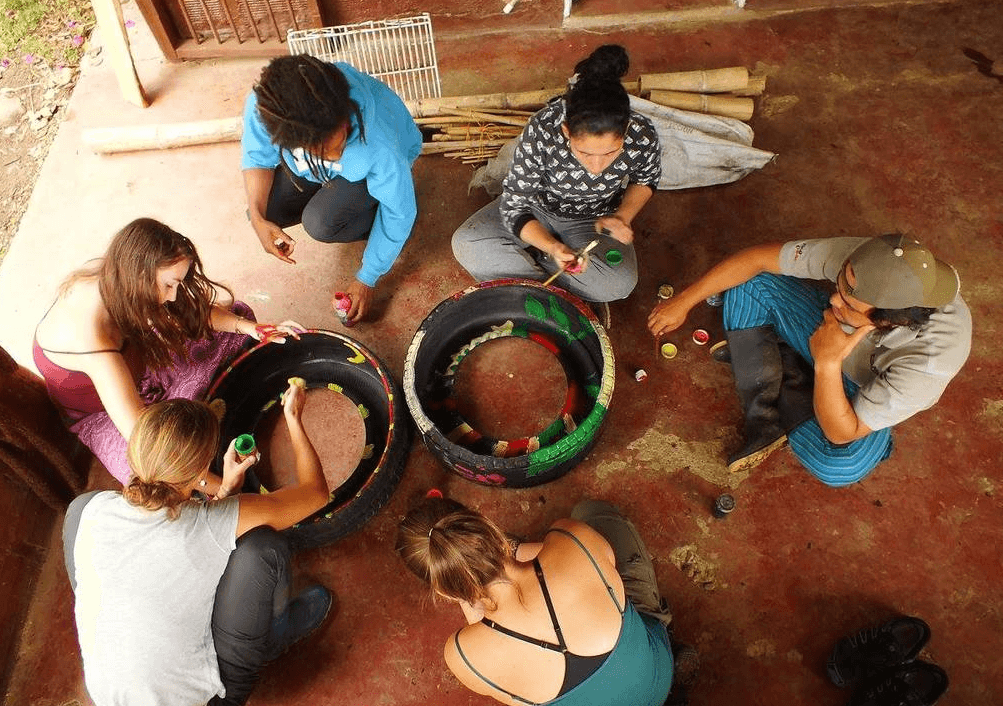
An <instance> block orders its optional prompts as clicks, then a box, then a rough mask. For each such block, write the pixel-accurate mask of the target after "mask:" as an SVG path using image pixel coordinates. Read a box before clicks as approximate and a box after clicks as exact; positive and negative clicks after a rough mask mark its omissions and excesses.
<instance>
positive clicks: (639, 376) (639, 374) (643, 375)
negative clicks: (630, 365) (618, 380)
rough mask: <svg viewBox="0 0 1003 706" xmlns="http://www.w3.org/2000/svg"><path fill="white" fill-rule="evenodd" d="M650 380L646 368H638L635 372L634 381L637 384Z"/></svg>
mask: <svg viewBox="0 0 1003 706" xmlns="http://www.w3.org/2000/svg"><path fill="white" fill-rule="evenodd" d="M647 379H648V371H647V370H645V369H644V368H638V369H637V370H635V371H634V380H636V381H637V382H644V381H645V380H647Z"/></svg>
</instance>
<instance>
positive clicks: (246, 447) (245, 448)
mask: <svg viewBox="0 0 1003 706" xmlns="http://www.w3.org/2000/svg"><path fill="white" fill-rule="evenodd" d="M233 448H234V450H235V451H236V452H237V453H239V454H240V455H241V456H249V455H251V454H253V453H254V449H255V448H257V444H256V443H254V436H252V435H251V434H241V435H240V436H238V437H237V441H236V442H235V443H234V445H233Z"/></svg>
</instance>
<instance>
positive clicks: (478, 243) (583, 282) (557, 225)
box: [453, 199, 637, 302]
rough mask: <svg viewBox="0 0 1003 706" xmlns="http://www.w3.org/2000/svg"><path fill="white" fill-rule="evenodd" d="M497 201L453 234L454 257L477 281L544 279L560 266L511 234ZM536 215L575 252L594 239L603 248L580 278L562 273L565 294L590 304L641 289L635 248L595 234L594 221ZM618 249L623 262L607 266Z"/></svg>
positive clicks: (537, 212) (540, 212) (591, 256)
mask: <svg viewBox="0 0 1003 706" xmlns="http://www.w3.org/2000/svg"><path fill="white" fill-rule="evenodd" d="M498 202H499V199H495V200H494V201H492V202H491V203H489V204H488V205H487V206H485V207H484V208H482V209H481V210H479V211H478V212H477V213H475V214H474V215H472V216H471V217H470V218H468V219H467V220H466V221H465V222H464V223H463V225H461V226H460V227H459V228H458V229H457V230H456V232H455V233H453V255H454V256H455V257H456V260H457V261H458V262H459V263H460V264H461V265H463V268H464V269H465V270H466V271H467V272H469V273H470V274H471V276H472V277H473V278H474V279H476V280H477V281H478V282H483V281H485V280H491V279H500V278H503V277H520V278H523V279H533V280H545V279H547V277H549V276H550V275H551V274H553V273H554V272H556V271H557V269H558V266H557V263H555V262H554V260H553V259H552V258H551V257H549V256H548V255H546V254H544V253H541V252H540V251H539V250H537V249H536V248H532V247H531V246H530V245H529V244H528V243H526V242H525V241H523V240H520V239H519V238H517V237H516V236H514V235H513V234H512V233H511V232H509V231H508V230H507V229H506V228H505V226H504V225H503V224H502V220H501V214H500V213H499V211H498ZM533 215H534V216H535V217H536V219H537V220H538V221H540V223H541V224H543V226H544V227H545V228H546V229H547V230H549V231H550V232H551V233H552V234H553V235H554V237H556V238H557V239H558V240H560V241H561V242H562V243H564V244H565V245H567V246H568V247H569V248H571V249H573V250H581V249H582V248H584V247H585V246H586V245H588V244H589V243H590V242H592V241H593V240H596V239H598V240H599V245H598V246H597V247H596V248H594V249H593V250H592V252H591V253H589V266H588V267H587V268H586V270H585V271H584V272H580V273H578V274H568V273H565V274H562V275H561V276H560V277H558V278H557V279H556V280H555V284H557V285H558V286H559V287H561V288H562V289H565V290H567V291H569V292H571V293H572V294H574V295H575V296H577V297H580V298H582V299H584V300H586V301H595V302H609V301H614V300H616V299H625V298H626V297H627V296H629V295H630V293H631V292H632V291H634V287H635V286H636V285H637V255H636V254H635V253H634V246H633V245H625V244H624V243H621V242H620V241H618V240H616V239H614V238H611V237H610V236H608V235H600V234H598V233H596V230H595V219H586V220H578V219H572V218H560V217H558V216H554V215H552V214H549V213H547V212H546V211H543V210H541V209H535V208H534V209H533ZM611 250H618V251H619V252H620V254H621V255H622V257H623V261H622V262H620V263H619V264H617V265H610V264H608V262H607V254H608V253H609V252H610V251H611Z"/></svg>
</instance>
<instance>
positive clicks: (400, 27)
mask: <svg viewBox="0 0 1003 706" xmlns="http://www.w3.org/2000/svg"><path fill="white" fill-rule="evenodd" d="M287 37H288V42H289V53H290V54H309V55H310V56H315V57H317V58H318V59H323V60H324V61H343V62H345V63H346V64H351V65H352V66H354V67H355V68H357V69H359V70H360V71H364V72H365V73H367V74H369V75H370V76H375V77H376V78H378V79H380V80H381V81H383V82H384V83H385V84H387V85H388V86H390V88H392V89H393V90H394V91H395V92H396V93H397V95H399V96H400V97H401V98H403V99H404V100H405V101H415V100H420V99H422V98H438V97H440V96H441V95H442V90H441V87H440V85H439V64H438V61H437V59H436V56H435V38H434V37H433V36H432V18H431V17H430V16H429V14H428V13H427V12H426V13H423V14H421V15H416V16H414V17H401V18H397V19H391V20H377V21H370V22H359V23H356V24H351V25H338V26H336V27H321V28H320V29H301V30H289V32H288V35H287Z"/></svg>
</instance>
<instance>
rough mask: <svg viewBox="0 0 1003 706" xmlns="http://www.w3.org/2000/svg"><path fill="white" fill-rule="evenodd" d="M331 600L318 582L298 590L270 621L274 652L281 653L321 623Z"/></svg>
mask: <svg viewBox="0 0 1003 706" xmlns="http://www.w3.org/2000/svg"><path fill="white" fill-rule="evenodd" d="M332 602H333V600H332V598H331V592H330V591H328V590H327V589H326V588H324V587H323V586H321V585H319V584H314V585H313V586H310V587H308V588H305V589H303V590H302V591H300V593H299V594H297V595H296V597H295V598H293V599H292V600H291V601H289V603H287V604H286V609H285V610H284V611H282V615H280V616H278V617H277V618H275V619H274V620H273V621H272V628H271V633H270V635H269V637H270V640H271V643H272V644H273V645H275V650H274V654H275V655H280V654H282V653H283V652H285V651H286V650H287V649H289V648H290V647H292V645H293V644H295V643H297V642H299V641H300V640H302V639H304V638H306V637H309V636H310V635H311V634H312V633H313V632H314V631H315V630H316V629H317V628H319V627H320V626H321V625H323V624H324V620H325V619H326V618H327V614H328V612H330V610H331V603H332Z"/></svg>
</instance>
